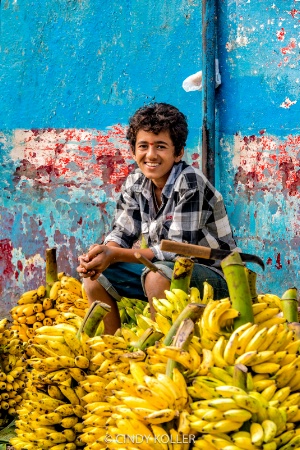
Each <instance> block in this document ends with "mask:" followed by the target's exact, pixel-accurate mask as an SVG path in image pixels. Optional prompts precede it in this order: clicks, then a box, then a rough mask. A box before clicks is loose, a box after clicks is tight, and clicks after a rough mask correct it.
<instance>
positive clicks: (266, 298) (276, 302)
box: [258, 293, 281, 309]
mask: <svg viewBox="0 0 300 450" xmlns="http://www.w3.org/2000/svg"><path fill="white" fill-rule="evenodd" d="M258 302H259V303H263V302H265V303H267V304H268V306H271V307H273V306H277V307H278V308H280V309H281V300H280V297H278V296H277V295H275V294H270V293H267V294H259V295H258Z"/></svg>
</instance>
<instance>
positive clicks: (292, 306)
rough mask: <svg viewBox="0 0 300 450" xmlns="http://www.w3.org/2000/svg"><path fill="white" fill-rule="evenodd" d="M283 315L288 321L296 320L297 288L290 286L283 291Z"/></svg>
mask: <svg viewBox="0 0 300 450" xmlns="http://www.w3.org/2000/svg"><path fill="white" fill-rule="evenodd" d="M280 303H281V308H282V312H283V317H284V318H285V319H286V320H287V321H288V322H298V299H297V288H295V287H292V288H290V289H288V290H287V291H285V292H284V293H283V295H282V297H281V301H280Z"/></svg>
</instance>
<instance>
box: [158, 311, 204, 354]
mask: <svg viewBox="0 0 300 450" xmlns="http://www.w3.org/2000/svg"><path fill="white" fill-rule="evenodd" d="M204 308H205V305H201V304H199V303H189V304H188V305H187V306H186V307H185V308H184V310H183V311H181V313H180V314H179V316H178V317H177V319H176V320H175V322H174V323H173V325H172V326H171V328H170V330H169V332H168V334H167V335H166V337H165V339H164V341H163V344H164V345H171V344H172V341H173V338H174V336H175V335H176V333H177V330H178V328H179V327H180V325H181V322H183V321H184V320H185V319H191V320H192V321H193V322H197V320H198V319H199V318H200V317H201V316H202V314H203V311H204Z"/></svg>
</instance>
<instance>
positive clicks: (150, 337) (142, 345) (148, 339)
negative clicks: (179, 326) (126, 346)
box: [132, 327, 164, 350]
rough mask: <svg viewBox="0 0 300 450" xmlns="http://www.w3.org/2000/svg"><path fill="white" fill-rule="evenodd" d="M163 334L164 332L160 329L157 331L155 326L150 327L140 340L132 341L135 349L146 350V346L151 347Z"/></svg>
mask: <svg viewBox="0 0 300 450" xmlns="http://www.w3.org/2000/svg"><path fill="white" fill-rule="evenodd" d="M163 335H164V334H163V333H161V332H160V331H156V330H155V329H154V328H153V327H149V328H147V329H146V330H145V331H144V333H143V334H142V335H141V336H140V338H139V339H138V341H136V342H134V343H132V346H133V347H134V348H135V349H139V350H146V348H148V347H151V346H152V345H154V344H155V342H157V341H159V340H160V339H161V338H162V337H163Z"/></svg>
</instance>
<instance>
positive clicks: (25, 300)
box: [18, 289, 38, 305]
mask: <svg viewBox="0 0 300 450" xmlns="http://www.w3.org/2000/svg"><path fill="white" fill-rule="evenodd" d="M37 300H38V295H37V289H33V290H31V291H27V292H24V294H22V295H21V297H20V298H19V300H18V305H27V304H29V303H35V302H36V301H37Z"/></svg>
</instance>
